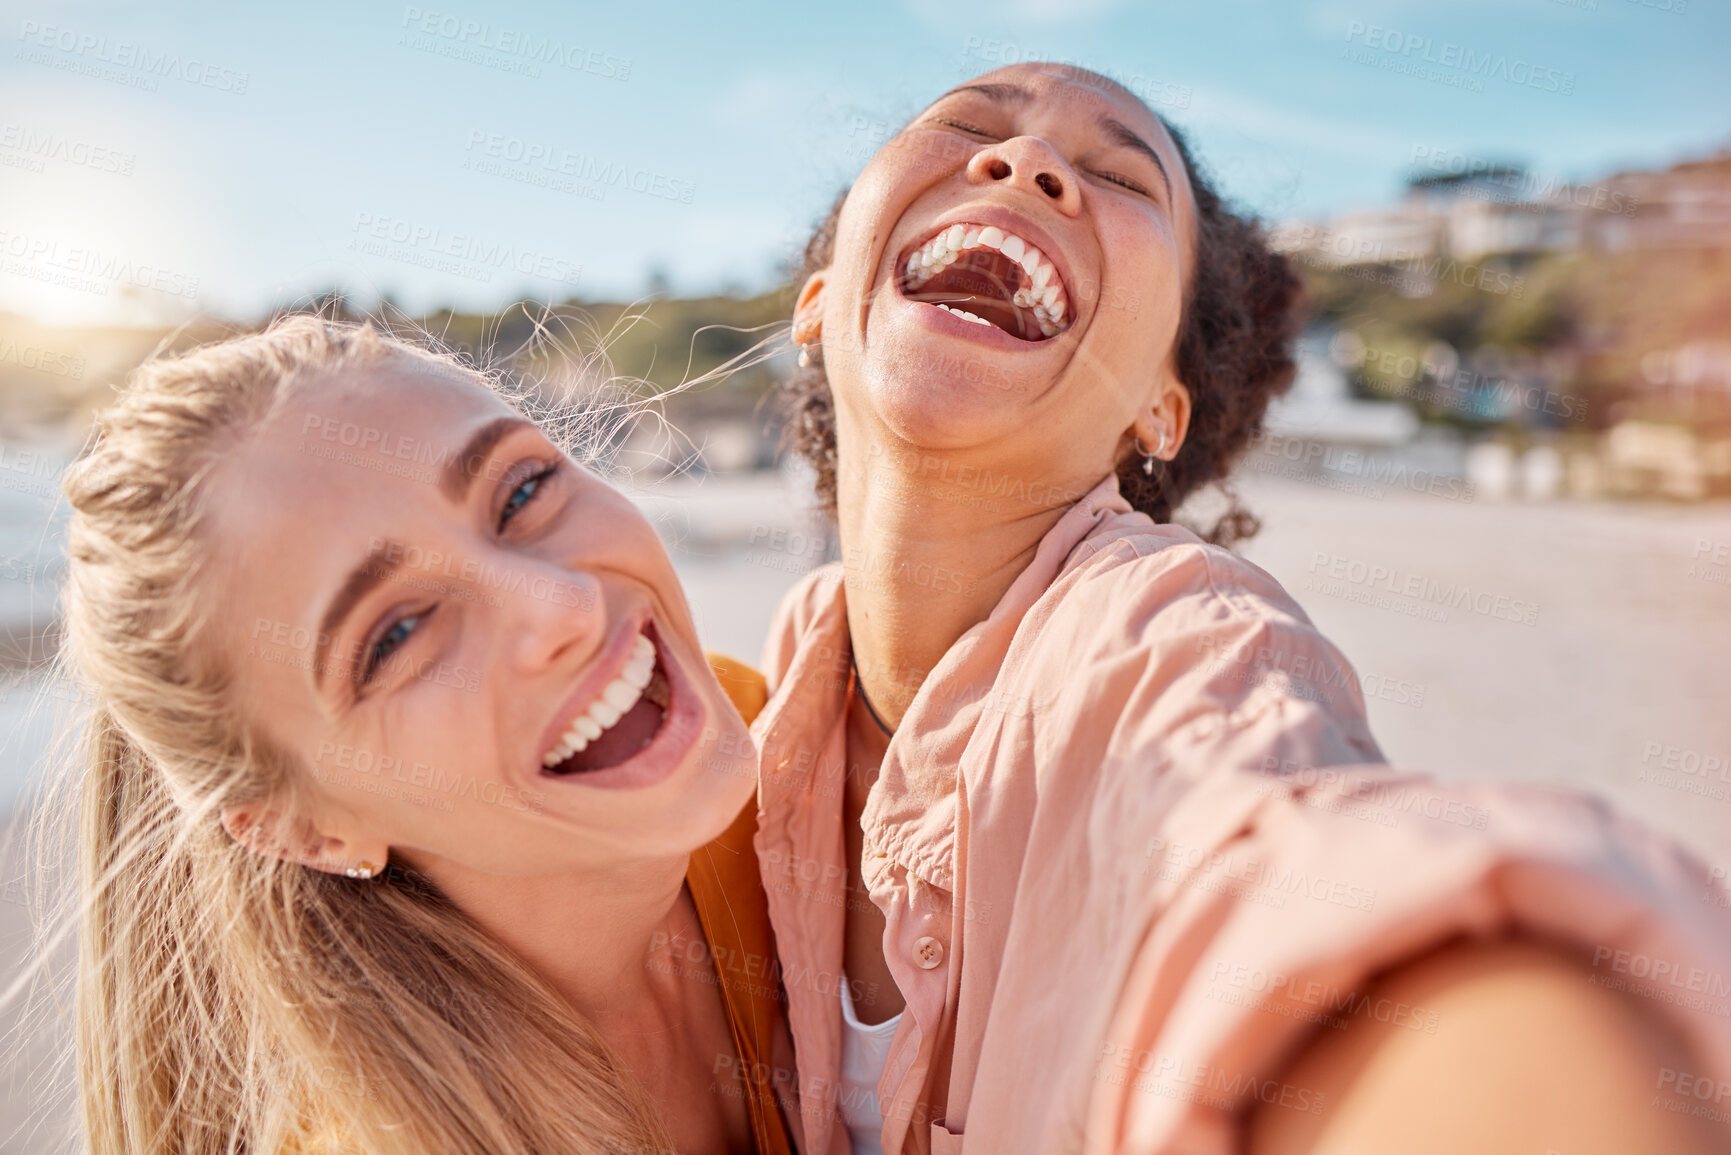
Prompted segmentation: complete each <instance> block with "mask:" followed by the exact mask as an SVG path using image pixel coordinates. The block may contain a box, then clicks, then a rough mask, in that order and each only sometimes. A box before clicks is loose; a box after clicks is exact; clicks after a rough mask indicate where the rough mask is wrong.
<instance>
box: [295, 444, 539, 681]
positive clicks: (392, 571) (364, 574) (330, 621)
mask: <svg viewBox="0 0 1731 1155" xmlns="http://www.w3.org/2000/svg"><path fill="white" fill-rule="evenodd" d="M533 426H534V422H532V421H528V420H525V419H524V418H522V417H514V416H512V417H495V418H494V419H493V420H491V421H489V422H487V423H486V424H485V425H483V426H481V427H480V428H479V429H477V430H475V432H474V433H472V434H470V435H469V440H468V441H466V442H464V443H463V448H461V449H460V450H458V451H457V453H456V454H455V455H454V456H453V457H452V458H451V459H450V460H449V461H447V462H445V464H444V467H443V468H442V469H441V470H440V473H439V492H440V493H442V494H444V495H445V497H446V499H448V500H449V501H450V502H451V504H453V505H461V504H462V503H463V502H464V501H466V500H467V499H468V496H469V490H470V489H471V488H473V486H474V483H475V478H476V477H478V476H480V474H481V472H482V468H481V463H482V462H484V461H485V460H486V458H487V455H488V454H489V453H491V452H492V450H493V447H494V446H495V445H497V444H498V443H499V442H500V441H501V440H502V439H504V438H505V437H507V436H509V435H510V434H512V433H514V432H516V431H517V430H519V429H522V428H525V427H533ZM405 552H406V551H405V550H404V548H403V546H402V544H401V543H400V542H395V541H390V540H386V541H382V542H380V543H379V544H377V545H375V546H374V547H373V548H372V549H370V550H368V551H367V556H366V557H364V558H362V559H361V562H360V564H359V565H357V566H355V568H354V569H352V570H350V571H349V575H348V577H346V578H344V579H343V584H342V585H341V586H339V587H338V588H337V592H336V595H335V596H334V597H332V598H331V601H330V605H329V606H327V607H326V608H325V613H324V617H323V618H321V619H320V620H319V632H318V634H317V635H316V637H317V638H318V645H317V646H316V647H315V649H314V650H313V668H312V671H311V672H312V675H313V685H314V686H315V687H316V688H319V689H323V688H324V684H325V673H326V671H327V670H328V669H329V664H328V663H327V662H326V660H325V658H326V656H327V654H328V653H329V651H330V648H331V640H332V639H333V638H335V637H336V635H337V631H338V630H340V629H342V628H343V626H344V624H345V623H346V622H347V621H348V617H349V615H350V614H351V613H353V612H354V609H355V606H357V605H359V604H360V602H361V600H362V599H363V598H365V597H366V596H367V595H368V594H370V593H372V592H373V591H374V590H375V589H377V588H378V587H379V586H381V585H384V584H385V583H386V582H388V581H390V580H391V579H392V578H394V577H395V576H396V575H397V573H398V571H399V570H401V569H402V568H403V563H402V561H401V559H402V557H403V556H404V554H405ZM364 657H365V655H361V656H360V658H359V659H358V660H364Z"/></svg>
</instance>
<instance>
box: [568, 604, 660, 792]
mask: <svg viewBox="0 0 1731 1155" xmlns="http://www.w3.org/2000/svg"><path fill="white" fill-rule="evenodd" d="M654 672H655V646H654V645H653V644H652V643H651V642H650V641H649V639H648V638H646V637H644V636H643V635H642V634H638V635H637V640H636V641H634V642H632V643H631V657H630V658H629V659H628V660H627V661H626V663H625V669H623V670H621V671H620V673H619V676H618V677H617V678H614V679H613V680H612V681H611V682H609V683H607V687H606V688H605V689H603V690H602V691H601V693H600V694H598V695H597V696H596V698H595V700H594V701H593V702H591V703H589V708H588V709H587V710H585V711H584V712H583V713H581V714H579V715H578V716H577V718H576V720H575V721H573V722H572V723H571V726H570V728H569V729H567V730H566V731H565V736H564V737H563V738H561V739H559V741H558V743H557V744H556V745H555V746H554V747H553V748H552V749H551V750H549V751H547V752H546V753H545V754H543V755H541V765H543V766H557V765H558V764H559V763H561V762H563V761H565V759H567V758H569V757H571V755H573V754H575V753H577V752H578V751H579V750H583V749H585V748H587V747H588V745H589V743H591V742H593V741H594V740H595V739H597V738H599V737H600V736H601V734H602V732H603V731H605V730H607V729H610V728H611V727H612V725H613V723H615V722H617V721H619V719H621V718H623V717H624V716H625V715H626V714H627V713H629V712H630V710H631V707H633V706H635V705H637V700H638V699H639V698H641V697H642V696H643V687H645V686H647V685H648V684H649V678H650V675H652V674H653V673H654Z"/></svg>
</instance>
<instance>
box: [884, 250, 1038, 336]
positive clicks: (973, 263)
mask: <svg viewBox="0 0 1731 1155" xmlns="http://www.w3.org/2000/svg"><path fill="white" fill-rule="evenodd" d="M1022 280H1023V271H1022V266H1021V265H1019V264H1017V263H1016V262H1015V261H1012V260H1011V259H1010V258H1008V257H1006V256H1004V254H1002V253H1000V252H997V251H995V250H993V249H971V250H969V251H968V252H965V253H963V254H962V255H961V256H960V257H958V258H956V260H955V261H954V263H952V264H951V265H950V266H949V268H947V269H945V270H943V271H942V272H940V273H938V274H937V275H936V276H934V277H933V278H932V279H931V280H929V281H927V282H926V283H925V284H923V285H921V286H920V287H919V288H918V289H917V290H915V291H913V292H911V293H908V294H907V297H908V299H909V300H911V301H922V302H925V303H926V304H930V305H948V306H950V307H951V308H952V309H961V310H963V311H964V312H968V313H972V314H974V315H975V316H976V317H980V318H982V319H984V320H987V321H990V322H991V323H992V324H994V325H996V326H997V327H998V328H1000V329H1002V330H1003V331H1004V332H1006V333H1008V334H1010V336H1012V337H1019V338H1021V339H1022V340H1024V341H1040V340H1044V339H1045V334H1043V333H1041V332H1040V327H1039V324H1038V322H1036V321H1035V320H1034V317H1033V314H1032V313H1030V312H1028V311H1027V310H1024V309H1019V308H1017V307H1016V306H1015V305H1014V304H1013V303H1011V298H1012V297H1013V296H1014V295H1015V293H1016V290H1017V289H1020V288H1021V287H1022Z"/></svg>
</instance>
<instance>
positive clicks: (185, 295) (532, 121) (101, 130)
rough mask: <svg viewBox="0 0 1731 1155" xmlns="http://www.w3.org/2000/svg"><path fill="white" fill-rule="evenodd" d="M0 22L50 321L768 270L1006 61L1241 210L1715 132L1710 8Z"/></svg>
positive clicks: (523, 9)
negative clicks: (336, 292) (1439, 169)
mask: <svg viewBox="0 0 1731 1155" xmlns="http://www.w3.org/2000/svg"><path fill="white" fill-rule="evenodd" d="M7 13H8V14H7V16H5V17H4V21H5V22H4V23H3V24H0V35H3V36H4V38H5V39H4V44H5V49H4V52H3V53H0V310H6V311H12V312H22V313H26V314H28V315H31V316H34V317H37V318H39V319H41V320H44V321H50V322H57V323H69V322H89V321H103V322H122V323H152V322H160V321H162V320H167V319H176V318H179V317H183V316H186V315H189V314H191V313H195V312H204V313H214V314H220V315H231V316H248V315H254V314H256V313H258V312H260V311H262V310H264V309H266V308H269V307H270V306H272V305H275V304H281V303H286V302H292V301H294V300H296V299H297V298H304V296H306V295H307V294H310V293H313V292H316V291H319V290H321V289H325V288H329V287H333V286H341V287H344V288H346V289H348V290H349V291H351V292H353V293H355V294H356V295H357V296H358V297H359V298H361V299H362V300H363V301H368V300H370V299H372V298H374V297H376V296H377V295H378V294H380V293H389V294H391V295H392V296H393V297H394V298H395V299H397V300H398V301H400V302H402V303H403V304H405V305H406V306H408V307H410V308H413V309H421V308H430V307H434V306H437V305H443V304H450V305H455V306H459V307H468V308H484V307H488V306H492V305H496V304H499V303H501V302H504V301H508V300H511V299H514V298H516V297H519V296H529V297H533V298H537V299H563V298H564V297H566V296H571V295H579V296H585V297H589V298H592V299H599V298H613V299H618V298H621V297H623V298H631V297H636V296H639V295H641V294H642V293H644V292H645V291H646V286H647V285H648V284H649V278H650V275H651V272H652V271H653V270H660V271H661V272H662V273H664V274H665V276H666V277H667V278H668V281H669V283H670V285H671V287H672V288H673V289H674V290H675V291H682V292H696V291H708V290H716V289H728V288H731V289H746V290H755V289H758V288H763V287H767V286H769V285H771V284H773V283H774V282H775V281H776V280H777V278H778V277H779V275H780V270H781V269H782V268H783V267H784V265H785V262H786V261H787V260H788V258H789V256H790V255H791V254H792V253H793V252H794V251H796V250H797V248H798V247H799V245H800V244H801V243H802V241H803V239H804V236H805V234H806V232H807V231H809V228H810V226H811V224H812V222H813V220H814V219H815V217H816V216H817V215H818V214H819V213H820V211H821V210H822V208H823V207H824V206H826V205H827V204H828V202H829V200H830V199H831V198H832V197H833V195H834V194H835V192H836V191H837V190H838V189H839V188H841V187H842V186H844V185H845V184H846V183H847V182H848V180H849V179H850V178H851V177H852V176H853V175H854V174H855V173H856V172H857V171H858V170H859V168H860V167H861V166H862V165H863V163H864V161H865V159H866V157H867V156H869V154H870V151H871V149H872V148H873V146H874V145H875V144H876V143H877V142H878V141H879V140H880V139H881V137H882V136H883V134H885V133H886V132H888V131H893V129H894V128H895V127H896V126H898V125H899V124H900V123H901V122H902V121H903V120H905V119H906V118H907V117H908V116H910V115H911V114H913V113H914V112H916V111H918V109H919V108H920V107H922V106H923V105H924V104H925V103H926V102H928V101H929V100H930V99H931V98H932V97H934V96H936V95H937V94H938V93H939V92H941V91H943V90H944V89H946V88H948V87H949V86H951V85H953V84H956V83H959V82H961V81H962V80H964V79H965V78H967V77H969V76H972V75H975V74H977V73H979V72H983V71H987V70H989V69H990V68H993V67H995V66H997V64H999V63H1001V62H1007V61H1011V60H1016V59H1029V58H1037V59H1059V60H1066V61H1073V62H1077V63H1083V64H1086V65H1088V66H1090V67H1094V68H1096V69H1099V70H1101V71H1104V72H1107V73H1108V74H1110V75H1113V76H1115V77H1117V78H1119V79H1120V80H1123V81H1125V82H1127V83H1129V84H1130V85H1131V86H1132V87H1133V88H1135V89H1136V90H1137V91H1139V92H1141V93H1142V94H1143V95H1144V96H1145V97H1147V98H1148V99H1149V100H1150V102H1151V104H1152V105H1153V106H1154V107H1155V109H1156V110H1157V111H1159V112H1161V113H1162V114H1164V115H1166V116H1167V117H1168V118H1169V119H1171V120H1173V121H1174V122H1175V123H1177V124H1179V125H1181V126H1185V127H1187V128H1188V129H1190V131H1191V134H1192V137H1193V140H1194V142H1195V143H1196V144H1197V145H1198V146H1199V149H1200V151H1201V153H1202V155H1203V158H1204V161H1205V162H1206V163H1207V164H1208V165H1209V166H1210V167H1212V168H1213V169H1214V170H1215V172H1216V173H1217V175H1218V177H1219V182H1220V184H1221V185H1222V186H1223V187H1224V189H1225V190H1226V191H1227V193H1228V194H1229V195H1230V196H1232V197H1234V198H1235V199H1237V200H1238V201H1240V202H1241V203H1242V204H1244V205H1246V206H1248V207H1250V208H1253V209H1255V210H1256V211H1258V212H1261V213H1263V214H1264V215H1266V216H1268V217H1270V218H1272V219H1290V218H1298V217H1316V216H1323V215H1327V214H1329V213H1331V212H1336V211H1340V210H1342V209H1348V208H1353V207H1362V206H1368V205H1375V204H1379V203H1384V202H1386V201H1389V200H1391V199H1393V198H1394V197H1396V196H1398V194H1399V192H1400V190H1401V188H1402V187H1403V184H1404V182H1405V180H1406V179H1407V177H1408V176H1409V175H1411V174H1412V173H1413V172H1414V171H1415V158H1416V161H1417V165H1418V169H1419V171H1429V170H1427V169H1425V168H1424V164H1425V158H1427V157H1434V158H1437V159H1438V163H1441V164H1445V165H1446V164H1448V163H1454V164H1457V165H1458V164H1461V163H1465V162H1466V161H1468V160H1471V159H1475V158H1476V159H1482V160H1503V159H1512V160H1517V161H1522V162H1525V163H1527V164H1528V165H1530V166H1531V167H1532V168H1533V169H1534V170H1535V171H1536V172H1538V173H1540V174H1543V175H1545V176H1550V177H1560V178H1570V179H1592V178H1595V177H1597V176H1600V175H1603V174H1605V173H1607V172H1609V171H1613V170H1615V169H1617V168H1620V167H1630V166H1649V165H1663V164H1667V163H1670V162H1672V161H1674V160H1676V159H1679V158H1682V157H1687V156H1699V155H1705V154H1708V153H1711V152H1713V151H1716V150H1718V149H1721V148H1724V147H1727V146H1731V73H1728V72H1727V70H1726V67H1725V57H1726V50H1727V48H1728V47H1731V5H1727V3H1726V2H1725V0H1569V2H1560V0H1452V2H1449V3H1441V2H1436V3H1417V2H1410V3H1407V2H1399V0H1349V2H1346V3H1310V4H1306V3H1286V2H1280V0H1257V2H1252V0H1214V2H1210V3H1196V2H1195V0H1180V2H1173V3H1165V2H1161V3H1119V2H1114V0H1044V2H1040V0H1012V2H1009V3H1001V2H1000V3H978V4H975V3H965V2H960V0H955V2H945V3H914V2H905V3H896V2H880V3H873V4H864V3H861V4H852V5H841V4H826V5H821V6H820V5H815V4H803V5H800V4H792V3H788V4H776V3H755V4H753V3H740V4H718V3H713V2H708V3H691V4H655V3H642V2H636V0H633V2H631V3H614V4H606V5H602V4H592V3H576V4H506V3H483V2H482V0H449V2H445V0H431V2H426V3H421V4H413V5H409V4H397V3H382V4H372V3H319V2H307V0H300V2H297V3H295V4H293V5H286V4H264V5H237V4H232V3H226V4H217V3H207V4H179V5H173V4H152V5H149V6H145V5H139V4H131V3H120V2H113V3H65V4H52V3H40V2H37V0H21V2H15V3H11V4H8V5H7ZM536 71H538V73H539V74H538V75H535V74H533V73H534V72H536ZM633 186H636V187H633Z"/></svg>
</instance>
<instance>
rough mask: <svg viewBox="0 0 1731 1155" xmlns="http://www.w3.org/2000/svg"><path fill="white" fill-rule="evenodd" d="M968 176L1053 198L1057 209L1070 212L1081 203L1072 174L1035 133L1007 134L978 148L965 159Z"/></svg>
mask: <svg viewBox="0 0 1731 1155" xmlns="http://www.w3.org/2000/svg"><path fill="white" fill-rule="evenodd" d="M968 180H969V181H970V182H971V183H973V184H991V183H994V182H1002V183H1005V184H1009V185H1012V186H1015V187H1019V188H1022V189H1024V190H1025V191H1026V192H1028V193H1029V194H1030V195H1033V196H1038V197H1041V198H1043V199H1046V200H1051V201H1054V202H1056V208H1057V209H1058V211H1059V212H1062V213H1066V214H1068V215H1072V216H1073V215H1075V213H1076V212H1077V211H1078V210H1080V209H1081V207H1082V194H1081V190H1080V189H1079V187H1078V184H1077V181H1076V174H1075V173H1074V172H1073V171H1072V170H1071V168H1070V166H1069V165H1068V164H1066V163H1065V162H1064V158H1063V157H1061V156H1059V155H1058V153H1057V152H1056V150H1054V149H1053V148H1052V146H1051V145H1049V144H1047V143H1046V142H1045V141H1043V140H1041V139H1039V138H1038V137H1033V136H1017V137H1011V138H1010V139H1009V140H1006V141H1002V142H1000V143H998V144H994V145H990V146H988V147H986V148H982V149H981V150H980V151H979V152H977V153H975V154H974V155H973V157H972V159H970V160H969V161H968Z"/></svg>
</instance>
